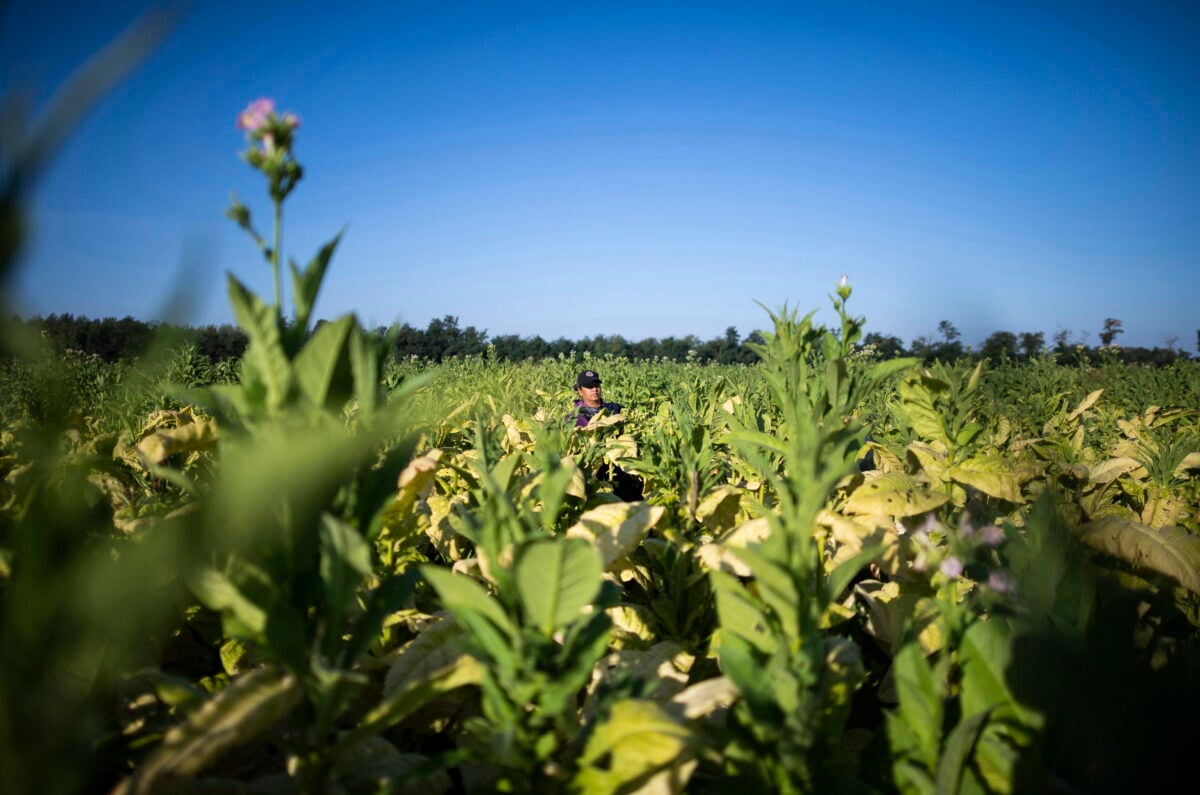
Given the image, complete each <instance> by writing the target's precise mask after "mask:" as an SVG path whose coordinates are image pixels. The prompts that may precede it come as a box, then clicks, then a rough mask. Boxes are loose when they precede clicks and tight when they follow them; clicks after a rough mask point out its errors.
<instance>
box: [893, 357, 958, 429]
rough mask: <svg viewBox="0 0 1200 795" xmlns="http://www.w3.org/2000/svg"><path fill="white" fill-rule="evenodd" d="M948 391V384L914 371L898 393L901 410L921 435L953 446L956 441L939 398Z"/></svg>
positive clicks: (902, 383) (903, 382)
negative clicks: (952, 437) (953, 438)
mask: <svg viewBox="0 0 1200 795" xmlns="http://www.w3.org/2000/svg"><path fill="white" fill-rule="evenodd" d="M947 389H949V386H948V385H947V384H945V383H944V382H942V381H939V380H938V379H936V378H931V377H930V376H926V375H922V374H921V373H920V372H916V371H914V372H912V373H910V374H909V375H908V376H907V377H906V378H905V379H904V380H903V381H901V382H900V386H899V387H898V392H899V395H900V407H901V410H902V411H903V412H904V414H905V416H906V417H907V418H908V423H909V425H911V426H912V429H913V430H914V431H915V432H916V433H917V435H918V436H920V437H921V438H922V439H925V440H929V441H935V442H941V443H942V444H944V445H946V446H947V447H950V446H952V445H953V440H952V439H951V438H950V432H949V431H948V430H947V429H946V420H945V417H943V416H942V412H941V411H940V410H939V409H938V408H937V400H938V397H939V396H940V395H941V394H942V393H944V392H946V391H947Z"/></svg>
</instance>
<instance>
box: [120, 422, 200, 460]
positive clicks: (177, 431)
mask: <svg viewBox="0 0 1200 795" xmlns="http://www.w3.org/2000/svg"><path fill="white" fill-rule="evenodd" d="M216 441H217V424H216V423H215V422H213V421H212V420H200V421H198V422H189V423H187V424H186V425H180V426H178V427H176V428H168V429H165V430H161V431H156V432H154V433H152V434H150V435H149V436H147V437H146V438H145V439H142V440H141V441H140V442H138V446H137V449H138V453H140V454H141V455H142V457H143V458H144V459H145V460H146V461H149V462H150V463H152V464H161V463H163V462H165V461H166V460H167V459H168V458H170V457H171V456H173V455H176V454H178V453H190V452H193V451H196V450H206V449H208V448H210V447H212V446H213V444H215V443H216Z"/></svg>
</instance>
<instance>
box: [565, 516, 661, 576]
mask: <svg viewBox="0 0 1200 795" xmlns="http://www.w3.org/2000/svg"><path fill="white" fill-rule="evenodd" d="M665 512H666V509H665V508H663V507H662V506H661V505H650V504H649V503H645V502H613V503H608V504H606V505H599V506H597V507H595V508H592V509H591V510H589V511H586V512H585V513H584V514H583V515H582V516H580V517H579V521H578V522H576V523H575V524H574V525H572V526H571V527H570V528H569V529H568V530H567V537H568V538H581V539H583V540H584V541H587V542H588V543H589V544H592V545H593V546H594V547H595V548H596V550H597V551H599V553H600V558H601V560H602V561H603V565H604V570H605V571H608V570H609V569H610V568H612V565H613V564H614V563H615V562H617V561H618V560H620V559H621V558H623V557H625V556H626V555H628V554H629V553H630V552H632V551H633V550H634V549H636V548H637V545H638V544H640V543H641V542H642V539H643V538H645V536H646V533H648V532H649V531H650V528H652V527H654V525H656V524H658V521H659V520H660V519H662V517H663V514H664V513H665Z"/></svg>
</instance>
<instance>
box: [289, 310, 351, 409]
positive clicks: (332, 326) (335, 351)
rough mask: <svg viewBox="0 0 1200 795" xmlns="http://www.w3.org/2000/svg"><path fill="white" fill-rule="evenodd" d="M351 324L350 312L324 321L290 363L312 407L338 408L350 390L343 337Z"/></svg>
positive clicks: (348, 331)
mask: <svg viewBox="0 0 1200 795" xmlns="http://www.w3.org/2000/svg"><path fill="white" fill-rule="evenodd" d="M353 326H354V317H353V315H344V316H342V317H340V318H338V319H337V320H335V321H333V322H332V323H325V324H324V325H322V326H321V327H320V328H319V329H317V330H316V331H315V332H314V333H313V335H312V337H310V338H309V340H308V342H307V343H305V345H304V347H303V348H301V349H300V352H299V353H297V354H296V359H295V362H294V365H293V369H294V373H295V378H296V382H297V383H298V384H299V386H300V391H301V392H302V393H303V394H304V396H305V397H306V398H308V400H309V402H311V403H312V404H313V405H314V406H318V407H322V408H330V409H338V408H341V404H342V403H345V402H346V400H347V399H348V398H349V397H350V395H351V393H352V385H351V374H350V360H349V357H348V356H347V354H346V340H347V338H348V336H349V335H350V332H351V330H352V328H353Z"/></svg>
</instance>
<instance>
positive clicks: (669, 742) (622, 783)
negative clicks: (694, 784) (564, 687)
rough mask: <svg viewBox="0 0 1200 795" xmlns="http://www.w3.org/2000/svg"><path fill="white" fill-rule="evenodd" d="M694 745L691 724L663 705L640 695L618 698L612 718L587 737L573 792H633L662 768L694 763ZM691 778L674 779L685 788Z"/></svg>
mask: <svg viewBox="0 0 1200 795" xmlns="http://www.w3.org/2000/svg"><path fill="white" fill-rule="evenodd" d="M691 745H692V735H691V732H690V731H689V730H688V728H687V727H686V726H684V725H682V724H681V723H679V722H678V721H677V720H675V719H674V718H673V717H672V716H671V715H670V713H668V712H667V711H666V710H665V709H663V708H662V707H660V706H659V705H658V704H656V703H654V702H653V701H645V700H635V699H625V700H623V701H618V702H616V703H615V704H613V706H612V711H611V713H610V715H609V718H608V720H607V721H605V722H604V723H602V724H600V725H599V726H597V727H596V729H595V730H594V731H593V732H592V734H591V736H590V737H589V738H588V742H587V745H586V746H585V747H584V749H583V754H582V756H581V757H580V758H579V765H580V770H579V773H578V774H577V775H576V778H575V781H574V788H573V791H577V792H580V793H585V794H586V795H600V794H601V793H605V794H607V793H615V792H632V791H634V789H637V788H639V787H642V786H644V785H646V784H647V782H649V780H650V779H651V778H652V777H654V776H655V774H657V773H659V772H660V771H664V770H668V769H672V770H675V771H679V770H680V768H681V767H683V766H685V765H686V764H687V762H689V761H690V758H691V754H690V753H689V749H690V748H691ZM688 773H690V768H689V770H688ZM687 778H688V776H687V775H676V776H672V777H671V781H670V783H671V784H672V785H674V786H675V787H678V788H681V787H682V786H683V785H684V784H685V783H686V781H687ZM665 783H667V782H664V784H665ZM676 791H679V790H676Z"/></svg>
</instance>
